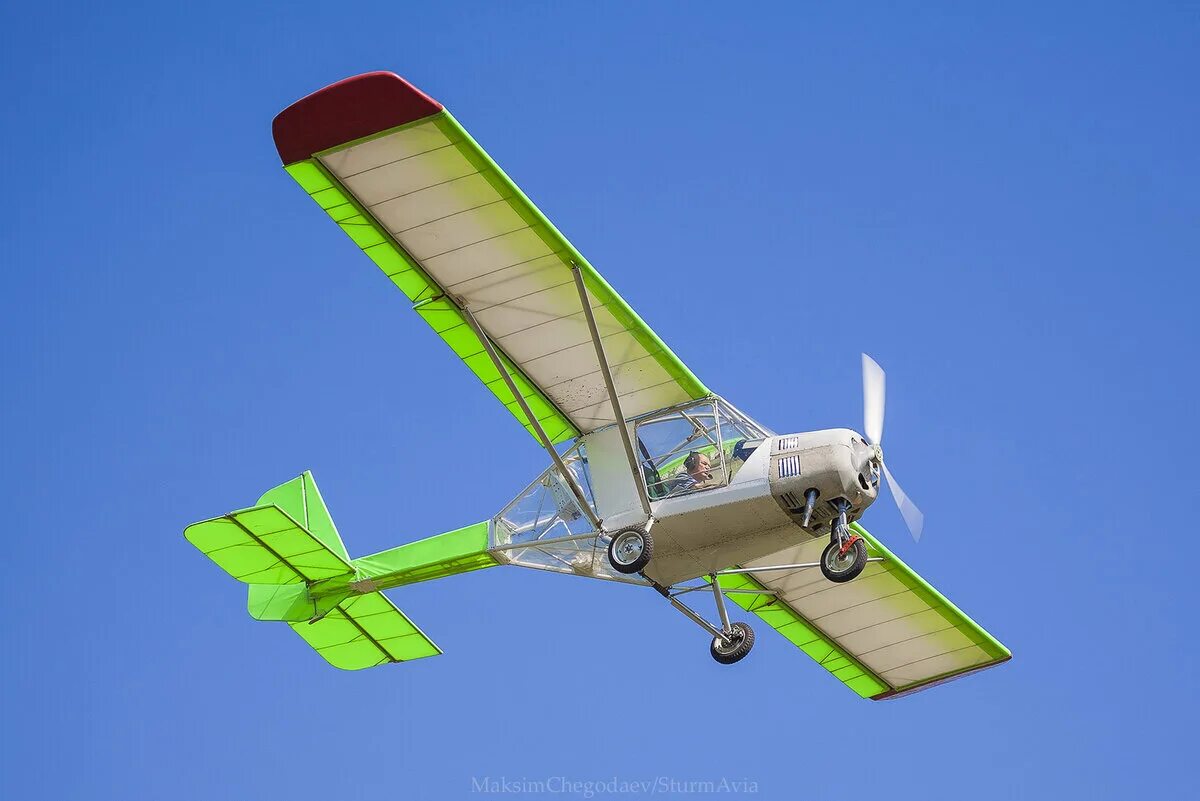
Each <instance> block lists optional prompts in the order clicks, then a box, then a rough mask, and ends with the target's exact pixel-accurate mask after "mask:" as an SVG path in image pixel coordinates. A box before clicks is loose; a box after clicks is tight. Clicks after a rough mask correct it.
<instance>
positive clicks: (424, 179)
mask: <svg viewBox="0 0 1200 801" xmlns="http://www.w3.org/2000/svg"><path fill="white" fill-rule="evenodd" d="M273 133H274V138H275V144H276V147H277V149H278V150H279V155H280V158H281V159H282V160H283V163H284V166H285V168H286V169H287V171H288V173H289V174H291V176H292V177H293V178H294V179H295V180H296V181H297V182H298V183H299V184H300V186H301V187H303V188H304V190H305V191H306V192H308V194H309V195H310V196H312V198H313V199H314V200H315V201H316V202H317V203H318V204H319V205H320V206H321V208H322V209H324V210H325V212H326V213H327V214H328V215H329V216H330V217H331V218H332V219H333V220H334V221H335V222H336V223H337V224H338V225H339V226H341V228H342V230H343V231H345V232H346V233H347V234H348V235H349V236H350V238H351V239H353V240H354V242H355V244H357V245H358V246H359V247H360V248H362V250H363V251H364V252H365V253H366V254H367V255H368V256H369V257H370V258H371V260H372V261H374V262H375V263H376V264H377V265H378V266H379V267H380V269H382V270H383V272H384V274H385V275H387V276H388V278H389V279H391V281H392V283H394V284H395V285H396V286H397V287H399V288H400V290H401V291H402V292H404V294H405V295H406V296H407V297H408V298H409V300H411V301H412V302H413V309H414V310H415V311H416V312H417V313H418V314H419V315H421V317H423V318H424V319H425V321H426V322H427V323H428V324H429V325H430V327H432V328H433V330H434V331H436V332H437V333H438V335H439V336H441V337H442V339H444V340H445V341H446V343H447V344H448V345H449V346H450V347H451V349H452V350H453V351H454V352H455V354H457V355H458V357H459V358H461V359H462V360H463V361H464V362H465V363H466V365H467V367H469V368H470V369H471V370H472V372H474V373H475V375H477V376H478V377H479V378H480V380H481V381H483V383H484V384H485V385H486V386H487V387H488V389H490V390H491V391H492V392H493V393H494V394H495V395H496V397H497V398H499V399H500V401H501V402H502V403H504V404H505V406H507V407H508V409H509V411H510V412H512V414H513V415H514V416H515V417H516V418H517V420H518V421H520V422H521V423H522V424H523V425H524V426H525V427H526V429H528V430H530V433H533V430H532V427H531V426H530V425H529V424H528V422H527V421H526V419H525V416H524V414H523V413H522V412H521V410H520V409H519V406H518V404H517V402H516V400H515V398H514V397H513V395H512V394H511V392H510V391H509V390H508V388H507V386H506V384H505V381H504V379H503V378H502V377H501V376H500V373H499V372H498V371H497V370H496V368H495V367H494V363H493V362H492V361H491V359H490V357H489V356H488V355H487V354H486V352H485V349H484V346H483V344H482V343H481V341H480V339H479V338H478V337H477V336H476V334H475V332H474V330H473V328H472V327H471V326H470V325H469V324H468V322H467V319H466V317H465V316H464V314H463V310H464V309H466V310H469V311H470V312H471V314H473V315H474V317H475V319H476V320H477V321H478V323H479V326H480V328H481V329H482V330H483V331H484V333H485V334H486V336H487V338H488V339H489V340H491V341H492V342H493V343H494V344H495V346H496V348H497V350H498V351H499V352H500V357H501V360H502V361H503V362H504V364H505V366H506V368H507V369H508V371H509V373H510V375H512V377H513V379H514V383H515V384H516V386H517V388H518V390H519V392H520V393H521V395H522V396H523V397H524V399H525V400H526V402H527V403H528V405H529V407H530V408H531V411H532V412H533V414H534V416H535V417H536V418H537V419H538V421H539V422H540V424H541V426H542V428H543V429H545V431H546V434H547V435H548V436H549V438H550V439H551V441H553V442H555V443H558V442H565V441H567V440H570V439H572V438H574V437H576V436H579V435H580V434H584V433H587V432H589V431H592V430H594V429H596V428H600V427H602V426H605V425H608V424H610V423H612V422H614V420H615V416H614V414H613V411H612V404H611V403H610V401H609V399H608V394H607V391H606V388H605V384H604V380H603V377H602V375H601V372H600V365H599V362H598V360H597V357H596V354H595V350H594V347H593V344H592V341H591V337H590V334H589V331H588V326H587V322H586V320H585V318H584V314H583V306H582V303H581V301H580V298H579V295H578V293H577V288H576V286H575V284H574V278H573V273H572V270H571V265H572V264H574V265H577V266H578V267H579V269H580V271H581V273H582V275H583V278H584V283H585V285H586V287H587V290H588V293H589V295H590V299H591V304H592V306H593V308H594V313H595V316H596V321H597V324H598V327H599V331H600V335H601V338H602V340H603V343H604V349H605V353H606V355H607V360H608V362H609V364H610V365H611V367H612V371H613V378H614V384H615V386H616V391H617V395H618V398H619V401H620V404H621V407H622V411H623V412H624V414H625V415H626V416H627V417H632V416H636V415H638V414H641V413H643V412H648V411H653V410H654V409H660V408H663V407H665V406H670V405H673V404H676V403H681V402H683V401H687V400H691V399H694V398H700V397H703V396H705V395H707V394H708V389H707V388H706V387H705V386H704V385H703V384H702V383H701V382H700V381H699V380H698V379H697V378H696V377H695V376H694V375H693V374H692V373H691V371H690V370H688V368H687V367H685V366H684V365H683V363H682V362H680V361H679V359H678V358H677V357H676V356H675V354H673V353H672V352H671V351H670V349H669V348H667V346H666V345H665V344H663V342H662V340H660V339H659V338H658V337H657V336H656V335H655V333H654V332H653V331H652V330H650V327H649V326H647V325H646V324H645V323H644V322H643V321H642V320H641V318H639V317H638V316H637V314H635V313H634V312H633V310H632V309H630V308H629V306H628V305H627V304H626V303H625V301H624V300H622V299H621V297H620V296H619V295H618V294H617V293H616V292H615V291H613V289H612V288H611V287H610V286H609V285H608V284H607V283H606V282H605V281H604V279H603V278H601V277H600V275H599V273H597V272H596V271H595V269H593V268H592V266H591V265H590V264H588V263H587V261H586V260H585V259H584V258H583V257H582V256H581V255H580V254H579V252H578V251H576V250H575V248H574V247H573V246H572V245H571V243H570V242H568V241H567V240H566V238H565V237H563V235H562V234H561V233H559V231H558V229H556V228H555V227H554V225H553V224H551V223H550V221H549V220H547V219H546V217H545V216H544V215H543V214H542V213H541V212H540V211H539V210H538V209H537V207H535V206H534V205H533V203H532V202H530V200H529V198H527V197H526V196H525V194H524V193H523V192H522V191H521V190H520V189H519V188H517V186H516V185H515V184H514V183H513V182H512V181H511V180H510V179H509V178H508V176H507V175H505V174H504V171H503V170H501V169H500V168H499V167H498V166H497V165H496V163H495V162H494V161H492V159H491V157H489V156H488V154H487V153H485V152H484V150H483V149H482V148H481V147H480V146H479V145H478V144H477V143H476V142H475V140H474V139H472V138H471V136H470V135H469V134H468V133H467V132H466V131H465V130H464V129H463V128H462V126H461V125H459V123H458V121H457V120H455V119H454V117H453V116H451V115H450V112H448V111H446V110H445V109H444V108H443V107H442V106H441V104H440V103H438V102H437V101H435V100H433V99H432V98H430V97H429V96H427V95H425V94H424V93H422V92H421V91H419V90H418V89H416V88H415V87H413V86H412V85H411V84H409V83H408V82H406V81H405V80H403V79H402V78H400V77H399V76H397V75H395V74H393V73H389V72H372V73H366V74H364V75H359V76H356V77H353V78H348V79H346V80H344V81H340V82H339V83H336V84H333V85H331V86H328V87H326V88H324V89H321V90H320V91H318V92H315V93H314V94H311V95H309V96H308V97H305V98H303V99H301V100H299V101H297V102H296V103H294V104H292V105H291V106H289V107H288V108H286V109H285V110H284V111H282V112H281V113H280V114H279V116H278V117H276V118H275V122H274V125H273Z"/></svg>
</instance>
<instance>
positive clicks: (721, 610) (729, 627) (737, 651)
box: [651, 573, 754, 665]
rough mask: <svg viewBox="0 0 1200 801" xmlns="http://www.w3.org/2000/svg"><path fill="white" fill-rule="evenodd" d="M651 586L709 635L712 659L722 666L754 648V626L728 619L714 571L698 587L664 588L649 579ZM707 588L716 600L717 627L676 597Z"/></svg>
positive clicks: (722, 594) (737, 660) (744, 656)
mask: <svg viewBox="0 0 1200 801" xmlns="http://www.w3.org/2000/svg"><path fill="white" fill-rule="evenodd" d="M651 586H653V587H654V589H656V590H658V592H659V594H660V595H662V597H664V598H666V599H667V600H668V601H670V603H671V606H673V607H675V608H676V609H678V610H679V611H680V612H682V613H683V614H684V616H685V617H687V618H689V619H690V620H692V622H694V623H695V624H696V625H698V626H699V627H700V628H702V629H704V630H705V631H707V632H708V633H709V634H711V635H712V642H711V643H709V646H708V652H709V653H710V654H711V655H712V658H713V659H715V660H717V661H718V662H720V663H721V664H722V665H732V664H733V663H734V662H740V661H742V660H743V659H745V658H746V656H747V655H748V654H749V653H750V650H751V649H752V648H754V629H752V628H750V624H749V623H741V622H738V623H731V622H729V612H728V611H726V609H725V595H724V593H722V592H721V584H720V582H719V581H718V580H717V575H716V574H715V573H713V574H710V575H709V576H708V583H707V584H702V585H700V586H698V587H684V588H682V589H678V590H675V591H674V592H672V590H671V588H670V587H664V586H662V585H661V584H658V583H656V582H652V585H651ZM708 587H711V588H712V593H713V600H715V601H716V603H717V614H718V615H720V617H721V626H720V628H718V627H717V626H715V625H713V624H712V623H709V622H708V621H707V620H705V619H704V618H703V617H701V616H700V615H699V614H697V613H696V611H695V610H694V609H692V608H691V607H690V606H688V605H687V604H685V603H684V602H683V601H681V600H679V598H678V597H677V596H679V595H683V594H684V593H688V592H695V591H697V590H703V589H706V588H708Z"/></svg>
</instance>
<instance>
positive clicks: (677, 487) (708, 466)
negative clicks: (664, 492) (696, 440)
mask: <svg viewBox="0 0 1200 801" xmlns="http://www.w3.org/2000/svg"><path fill="white" fill-rule="evenodd" d="M683 469H684V470H685V471H686V472H684V473H683V474H682V475H679V476H676V477H675V480H674V481H673V482H672V484H671V492H672V493H676V492H690V491H691V490H697V489H708V488H709V484H710V482H711V481H712V463H711V462H709V460H708V457H707V456H705V455H704V454H703V453H700V452H699V451H692V452H691V453H689V454H688V455H687V458H686V459H684V460H683Z"/></svg>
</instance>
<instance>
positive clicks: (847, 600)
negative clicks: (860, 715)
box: [720, 523, 1012, 700]
mask: <svg viewBox="0 0 1200 801" xmlns="http://www.w3.org/2000/svg"><path fill="white" fill-rule="evenodd" d="M851 527H852V528H853V529H854V531H855V532H856V533H858V534H859V535H861V536H862V537H863V538H864V539H866V540H867V543H868V553H869V554H870V556H872V557H878V558H881V559H882V561H880V562H871V563H869V564H868V565H867V567H866V569H865V570H864V571H863V573H862V575H860V576H859V577H858V578H856V579H854V581H849V582H846V583H844V584H834V583H832V582H830V581H827V580H826V579H825V577H824V576H822V575H821V571H819V570H815V569H811V568H806V569H800V570H795V571H791V572H787V571H779V572H774V571H772V572H763V573H756V574H754V576H753V577H751V576H749V575H745V574H735V575H727V576H722V577H721V579H720V581H721V588H722V589H724V590H730V589H740V590H764V589H766V590H773V591H774V592H775V593H776V594H775V595H773V596H772V595H761V594H753V593H745V592H742V593H729V596H728V597H729V599H730V600H731V601H733V602H734V603H736V604H738V605H739V606H741V607H742V608H743V609H746V610H747V611H749V612H753V613H755V614H756V615H758V616H759V617H760V618H762V619H763V620H764V621H765V622H766V623H767V624H768V625H770V626H771V627H772V628H774V629H775V630H777V631H778V632H779V633H780V634H782V635H783V636H784V637H786V638H787V639H788V640H789V641H790V642H792V643H793V644H794V645H796V646H797V647H798V648H800V649H801V650H802V651H804V652H805V653H806V654H808V655H809V656H810V657H812V658H813V659H814V660H816V661H817V663H818V664H820V665H821V666H822V667H824V668H825V669H826V670H828V671H829V672H830V673H832V674H833V675H834V677H835V678H837V679H838V680H839V681H841V682H842V683H843V684H845V685H846V686H847V687H849V688H850V689H851V690H853V691H854V692H856V693H858V694H859V695H860V696H862V697H863V698H871V699H874V700H882V699H886V698H894V697H896V696H899V695H906V694H908V693H911V692H916V691H917V690H923V689H925V688H927V687H932V686H934V685H935V684H941V683H943V682H946V681H950V680H951V679H955V678H958V677H960V676H964V675H966V674H968V673H974V672H976V671H979V670H983V669H984V668H988V667H992V666H993V665H998V664H1000V663H1001V662H1006V661H1008V660H1009V659H1010V658H1012V654H1011V653H1010V652H1009V650H1008V649H1007V648H1005V647H1004V646H1003V645H1001V644H1000V643H999V642H998V641H997V640H996V639H995V638H994V637H992V635H990V634H988V633H987V632H986V631H984V630H983V629H982V628H981V627H980V626H979V625H978V624H976V623H975V622H974V621H973V620H971V619H970V618H969V617H967V616H966V615H964V614H963V613H962V612H961V611H959V609H958V607H956V606H955V605H954V604H952V603H950V601H948V600H946V598H945V597H944V596H943V595H942V594H941V593H939V592H938V591H937V590H935V589H934V588H933V587H931V586H930V585H929V584H928V583H927V582H926V581H925V580H924V579H922V578H921V577H920V576H918V575H917V574H916V573H915V572H913V570H912V568H910V567H909V566H908V565H906V564H904V562H902V561H900V559H898V558H897V557H896V556H895V555H894V554H893V553H892V552H891V551H889V550H888V549H887V548H885V547H884V546H883V544H882V543H880V542H879V541H878V540H877V539H875V538H874V537H873V536H871V535H870V534H869V533H868V532H867V531H866V529H864V528H862V527H861V526H859V525H858V524H857V523H854V524H852V526H851ZM825 545H826V540H825V539H823V538H818V539H814V540H812V541H810V542H806V543H803V544H799V545H796V546H795V547H792V548H786V549H784V550H782V551H779V552H778V553H774V554H771V555H770V556H768V557H765V558H763V559H759V560H755V561H753V562H750V563H749V564H747V565H745V567H754V566H755V565H760V566H761V565H767V564H775V565H778V564H786V565H794V564H804V563H813V562H816V561H818V560H819V559H820V556H821V550H822V549H823V548H824V547H825Z"/></svg>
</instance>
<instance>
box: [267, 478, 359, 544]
mask: <svg viewBox="0 0 1200 801" xmlns="http://www.w3.org/2000/svg"><path fill="white" fill-rule="evenodd" d="M272 503H273V504H275V505H276V506H278V507H279V508H280V509H282V510H283V511H285V512H287V513H288V514H289V515H291V516H292V517H293V518H295V520H296V521H298V522H299V523H300V524H301V525H303V526H304V527H305V528H306V529H308V532H309V533H310V534H312V535H313V536H314V537H316V538H317V539H318V540H320V541H321V544H322V545H324V546H325V547H326V548H328V549H329V550H331V551H333V552H334V553H336V554H337V555H338V556H340V557H342V558H343V559H345V560H346V561H347V562H349V561H350V554H349V553H347V552H346V546H345V545H343V544H342V538H341V537H340V536H339V535H338V530H337V526H335V525H334V524H333V518H331V517H330V516H329V510H328V509H326V508H325V501H324V500H323V499H322V498H321V491H320V490H319V489H317V482H316V481H315V480H314V479H313V475H312V473H311V472H310V471H308V470H305V471H304V472H303V473H301V474H300V475H298V476H296V477H295V478H293V479H292V480H291V481H288V482H287V483H285V484H280V485H279V486H278V487H275V488H273V489H270V490H267V492H266V493H265V494H264V495H263V496H262V497H261V498H259V499H258V504H257V505H258V506H267V505H269V504H272Z"/></svg>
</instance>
